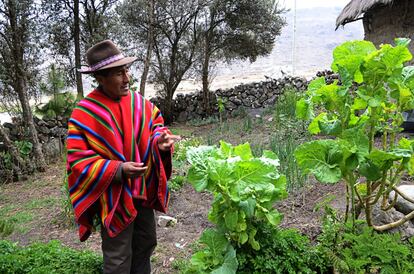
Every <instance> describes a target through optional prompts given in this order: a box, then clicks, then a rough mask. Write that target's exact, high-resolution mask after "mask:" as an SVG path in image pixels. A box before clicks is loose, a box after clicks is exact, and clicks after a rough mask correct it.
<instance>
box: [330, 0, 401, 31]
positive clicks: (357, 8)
mask: <svg viewBox="0 0 414 274" xmlns="http://www.w3.org/2000/svg"><path fill="white" fill-rule="evenodd" d="M392 2H394V0H351V2H349V3H348V4H347V5H346V6H345V8H344V9H343V10H342V12H341V14H339V16H338V18H336V28H338V27H339V26H340V25H345V24H347V23H349V22H351V21H353V20H355V19H357V18H358V17H359V16H360V15H362V14H363V13H365V12H366V11H368V10H370V9H372V8H373V7H375V6H377V5H381V4H382V5H389V4H392Z"/></svg>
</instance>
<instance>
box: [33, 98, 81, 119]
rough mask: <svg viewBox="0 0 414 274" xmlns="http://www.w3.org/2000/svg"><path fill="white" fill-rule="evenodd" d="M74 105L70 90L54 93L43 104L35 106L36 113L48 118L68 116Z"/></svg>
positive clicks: (74, 101) (74, 99)
mask: <svg viewBox="0 0 414 274" xmlns="http://www.w3.org/2000/svg"><path fill="white" fill-rule="evenodd" d="M75 105H76V98H75V95H73V94H72V93H70V92H64V93H58V94H55V95H54V96H53V97H52V99H50V100H49V102H47V103H46V104H45V105H43V106H41V107H36V113H38V114H41V115H43V116H45V117H48V118H56V117H57V116H62V117H69V116H70V114H71V113H72V110H73V108H74V107H75Z"/></svg>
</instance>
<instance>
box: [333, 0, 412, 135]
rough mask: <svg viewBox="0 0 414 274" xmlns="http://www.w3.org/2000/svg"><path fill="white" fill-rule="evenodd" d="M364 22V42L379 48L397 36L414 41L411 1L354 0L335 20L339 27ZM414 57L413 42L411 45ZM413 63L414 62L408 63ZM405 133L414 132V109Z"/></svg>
mask: <svg viewBox="0 0 414 274" xmlns="http://www.w3.org/2000/svg"><path fill="white" fill-rule="evenodd" d="M358 20H362V22H363V25H364V33H365V40H368V41H371V42H373V43H374V44H375V45H376V46H379V45H381V44H385V43H387V44H393V42H394V39H395V38H396V37H406V38H410V39H411V40H414V36H413V35H414V1H411V0H351V1H350V2H349V3H348V4H347V5H346V6H345V8H344V9H343V10H342V12H341V13H340V14H339V16H338V18H337V19H336V28H337V29H338V27H339V26H341V25H342V26H344V25H346V24H348V23H351V22H354V21H358ZM409 48H410V51H411V52H412V53H413V54H414V41H412V42H411V44H410V45H409ZM409 63H410V64H411V65H413V64H414V60H411V61H410V62H409ZM403 116H404V123H403V124H402V127H403V128H404V129H405V130H409V131H414V110H413V111H410V112H404V113H403Z"/></svg>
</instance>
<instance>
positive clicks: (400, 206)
mask: <svg viewBox="0 0 414 274" xmlns="http://www.w3.org/2000/svg"><path fill="white" fill-rule="evenodd" d="M398 190H399V191H401V192H402V193H404V194H405V195H406V196H408V197H409V198H411V199H412V200H414V185H400V186H398ZM394 195H395V192H394V191H391V193H390V196H389V202H390V203H391V202H392V201H393V200H394ZM394 207H395V209H396V210H398V211H399V212H401V213H403V214H408V213H410V212H411V211H413V210H414V204H413V203H411V202H409V201H407V200H406V199H404V198H403V197H401V195H398V197H397V201H396V203H395V206H394Z"/></svg>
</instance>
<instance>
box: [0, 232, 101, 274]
mask: <svg viewBox="0 0 414 274" xmlns="http://www.w3.org/2000/svg"><path fill="white" fill-rule="evenodd" d="M0 273H4V274H12V273H21V274H24V273H67V274H69V273H85V274H87V273H91V274H92V273H102V257H101V256H99V255H97V254H95V253H93V252H91V251H77V250H73V249H70V248H68V247H64V246H62V245H61V244H60V243H59V242H58V241H50V242H49V243H47V244H43V243H34V244H31V245H29V246H27V247H20V246H18V245H17V244H15V243H11V242H9V241H4V240H3V241H0Z"/></svg>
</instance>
